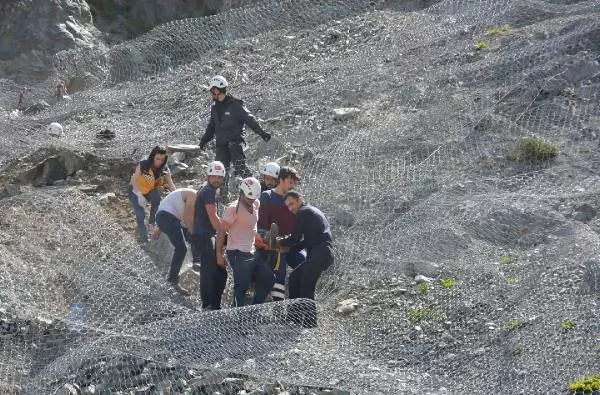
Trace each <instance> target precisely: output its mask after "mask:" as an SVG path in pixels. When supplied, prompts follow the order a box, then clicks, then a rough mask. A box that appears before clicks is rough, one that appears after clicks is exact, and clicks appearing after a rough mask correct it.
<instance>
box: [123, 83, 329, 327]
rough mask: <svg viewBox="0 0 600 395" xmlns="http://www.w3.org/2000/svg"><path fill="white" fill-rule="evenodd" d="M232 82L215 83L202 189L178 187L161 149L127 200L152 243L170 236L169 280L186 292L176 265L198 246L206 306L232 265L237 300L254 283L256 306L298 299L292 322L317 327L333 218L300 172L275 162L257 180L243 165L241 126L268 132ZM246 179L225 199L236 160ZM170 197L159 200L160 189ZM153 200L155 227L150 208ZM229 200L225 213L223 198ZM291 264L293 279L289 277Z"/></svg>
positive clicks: (140, 170)
mask: <svg viewBox="0 0 600 395" xmlns="http://www.w3.org/2000/svg"><path fill="white" fill-rule="evenodd" d="M226 90H227V80H226V79H225V78H224V77H222V76H216V77H213V78H212V79H211V80H210V92H211V94H212V97H213V100H214V101H215V104H214V105H213V106H212V109H211V117H210V121H209V123H208V126H207V128H206V131H205V133H204V135H203V136H202V138H201V139H200V147H201V148H202V149H204V148H205V146H206V145H207V144H208V143H209V142H210V141H211V140H212V139H213V138H215V139H216V150H215V151H216V158H215V161H213V162H211V163H209V165H208V169H207V172H206V173H207V178H206V182H204V183H203V185H202V186H201V187H200V188H199V190H195V189H191V188H176V187H175V185H174V184H173V180H172V178H171V175H170V171H169V168H168V166H167V157H168V155H167V150H166V149H164V148H162V147H159V146H157V147H154V149H153V150H152V152H151V153H150V155H149V156H148V158H147V159H144V160H142V161H140V162H139V164H138V165H137V166H136V169H135V172H134V173H133V175H132V177H131V185H130V186H129V191H128V193H129V200H130V202H131V204H132V207H133V210H134V212H135V216H136V220H137V230H138V237H139V238H140V241H141V242H142V243H145V242H147V241H148V233H149V231H150V232H151V233H152V237H153V238H158V237H159V236H160V234H161V233H164V234H165V235H166V236H167V237H168V238H169V240H170V242H171V244H172V245H173V247H174V253H173V258H172V260H171V267H170V270H169V275H168V281H169V282H170V283H171V284H172V285H173V287H175V289H177V290H178V291H179V292H180V293H182V294H184V295H189V292H188V291H187V290H186V289H185V288H183V287H182V286H181V285H179V272H180V270H181V266H182V264H183V261H184V259H185V255H186V253H187V245H186V241H187V242H188V243H189V244H190V246H191V252H192V258H193V267H194V268H195V269H196V270H198V271H199V272H200V297H201V299H202V308H203V309H205V310H218V309H220V308H221V300H222V295H223V292H224V290H225V285H226V282H227V270H226V267H227V264H229V266H230V267H231V271H232V277H233V284H234V285H233V288H234V303H235V306H243V305H244V304H245V303H246V294H247V291H248V290H249V289H250V288H251V286H252V284H254V297H253V300H252V303H253V304H258V303H263V302H265V301H267V300H268V299H269V297H270V298H271V299H272V300H274V301H278V300H283V299H285V298H286V293H287V296H288V297H289V298H290V299H296V300H294V301H293V302H292V303H290V306H289V308H288V310H287V313H286V315H285V317H286V319H288V320H290V321H292V322H294V323H297V324H299V325H302V326H304V327H314V326H316V325H317V315H316V306H315V304H314V298H315V288H316V284H317V281H318V279H319V277H320V275H321V273H322V272H323V270H325V269H327V268H328V267H329V266H331V264H332V263H333V239H332V235H331V230H330V226H329V222H328V220H327V218H326V217H325V215H324V214H323V213H322V212H321V211H320V210H319V209H317V208H315V207H313V206H311V205H309V204H308V203H307V202H306V201H305V199H304V197H303V196H302V195H301V194H300V193H298V192H297V191H295V190H294V188H295V187H296V185H297V184H298V182H299V181H300V175H299V174H298V172H297V171H296V169H294V168H292V167H288V166H283V167H280V166H279V165H278V164H277V163H275V162H271V163H268V164H267V165H265V166H264V168H263V169H262V170H261V175H260V178H261V180H260V181H259V180H258V179H256V178H254V177H252V172H251V170H250V168H249V167H248V166H247V164H246V160H245V159H246V158H245V156H244V150H243V145H244V144H245V141H244V125H248V126H249V127H250V128H251V129H252V130H254V131H255V132H256V133H257V134H258V135H259V136H260V137H262V138H263V140H265V141H269V139H270V138H271V135H270V134H268V133H267V132H265V131H264V130H263V129H262V128H261V127H260V125H259V123H258V122H257V121H256V119H255V117H254V116H253V115H252V114H251V113H250V112H249V111H248V110H247V109H246V107H245V106H244V104H243V102H242V101H241V100H239V99H237V98H234V97H232V96H230V95H228V94H227V92H226ZM232 165H233V173H234V175H236V176H239V178H241V181H240V183H239V190H238V193H237V194H236V195H235V196H234V198H235V199H234V200H233V202H231V203H228V202H227V200H228V192H227V185H228V183H229V181H228V174H229V170H230V167H232ZM162 187H164V188H166V189H167V190H168V191H169V194H168V195H167V196H166V197H165V198H164V199H162V200H161V193H160V189H161V188H162ZM147 203H150V216H149V219H148V227H146V225H145V210H144V206H145V205H146V204H147ZM223 203H225V205H226V207H225V209H224V211H222V213H223V214H222V216H220V215H219V212H221V210H219V205H220V204H223ZM288 268H289V271H291V273H290V275H289V280H288V281H287V284H288V286H287V288H286V278H287V274H288Z"/></svg>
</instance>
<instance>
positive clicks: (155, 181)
mask: <svg viewBox="0 0 600 395" xmlns="http://www.w3.org/2000/svg"><path fill="white" fill-rule="evenodd" d="M162 186H166V187H167V189H168V190H169V191H174V190H175V185H174V184H173V180H172V179H171V172H170V171H169V166H167V150H166V149H165V148H163V147H160V146H158V145H157V146H156V147H154V148H153V149H152V151H151V152H150V155H148V158H147V159H144V160H141V161H140V162H139V163H138V165H137V166H136V167H135V172H134V173H133V175H132V176H131V182H130V185H129V188H128V197H129V201H130V202H131V206H132V207H133V211H134V213H135V219H136V223H137V235H138V240H139V242H140V243H142V244H145V243H147V242H148V230H147V229H146V225H145V223H144V219H145V216H146V213H145V211H144V207H145V206H146V203H148V201H150V217H149V218H148V225H149V228H150V230H151V231H154V230H155V222H156V221H155V215H156V211H157V210H158V205H159V204H160V188H161V187H162Z"/></svg>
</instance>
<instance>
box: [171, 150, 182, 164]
mask: <svg viewBox="0 0 600 395" xmlns="http://www.w3.org/2000/svg"><path fill="white" fill-rule="evenodd" d="M184 160H185V152H182V151H177V152H173V153H172V154H171V155H169V162H168V163H169V165H171V163H176V162H183V161H184Z"/></svg>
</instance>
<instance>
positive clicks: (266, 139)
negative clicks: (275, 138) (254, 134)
mask: <svg viewBox="0 0 600 395" xmlns="http://www.w3.org/2000/svg"><path fill="white" fill-rule="evenodd" d="M260 137H261V138H262V139H263V140H265V141H269V140H271V134H270V133H267V132H263V133H262V134H261V135H260Z"/></svg>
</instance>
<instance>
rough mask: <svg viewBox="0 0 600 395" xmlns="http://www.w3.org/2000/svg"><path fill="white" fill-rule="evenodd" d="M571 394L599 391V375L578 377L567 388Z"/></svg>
mask: <svg viewBox="0 0 600 395" xmlns="http://www.w3.org/2000/svg"><path fill="white" fill-rule="evenodd" d="M567 388H568V389H569V391H572V392H578V393H579V392H584V393H587V392H592V391H598V390H600V374H595V375H591V376H584V377H580V378H578V379H577V380H575V381H573V382H572V383H570V384H569V385H568V387H567Z"/></svg>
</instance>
